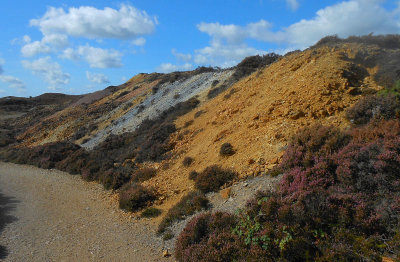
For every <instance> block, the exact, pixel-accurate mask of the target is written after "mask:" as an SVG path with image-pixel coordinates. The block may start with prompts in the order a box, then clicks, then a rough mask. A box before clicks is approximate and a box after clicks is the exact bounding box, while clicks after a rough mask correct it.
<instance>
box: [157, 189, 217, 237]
mask: <svg viewBox="0 0 400 262" xmlns="http://www.w3.org/2000/svg"><path fill="white" fill-rule="evenodd" d="M207 208H209V201H208V199H207V197H206V196H205V195H204V194H203V193H201V192H199V191H192V192H189V193H188V194H187V195H186V196H184V197H183V198H182V199H181V200H180V201H179V202H178V203H177V204H176V205H175V206H173V207H172V208H171V209H170V210H169V211H168V213H167V215H166V216H165V217H164V219H163V220H162V221H161V223H160V225H159V226H158V233H159V234H162V233H164V232H165V230H166V229H167V228H168V227H170V226H171V225H172V224H173V223H175V222H177V221H180V220H183V219H184V218H185V217H187V216H190V215H193V214H194V213H196V212H198V211H201V210H203V209H207Z"/></svg>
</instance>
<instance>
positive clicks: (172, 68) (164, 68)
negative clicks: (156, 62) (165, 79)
mask: <svg viewBox="0 0 400 262" xmlns="http://www.w3.org/2000/svg"><path fill="white" fill-rule="evenodd" d="M192 68H193V65H192V64H189V63H186V64H184V65H173V64H170V63H166V64H161V65H160V66H159V67H157V69H156V71H157V72H160V73H170V72H176V71H188V70H190V69H192Z"/></svg>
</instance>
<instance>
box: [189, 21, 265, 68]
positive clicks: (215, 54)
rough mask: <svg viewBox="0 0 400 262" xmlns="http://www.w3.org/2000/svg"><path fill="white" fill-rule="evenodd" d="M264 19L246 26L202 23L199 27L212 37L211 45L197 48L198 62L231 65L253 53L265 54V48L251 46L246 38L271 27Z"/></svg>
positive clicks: (196, 57)
mask: <svg viewBox="0 0 400 262" xmlns="http://www.w3.org/2000/svg"><path fill="white" fill-rule="evenodd" d="M269 27H270V24H269V23H268V22H266V21H264V20H261V21H260V22H258V23H250V24H248V25H246V26H238V25H222V24H220V23H200V24H199V25H197V28H198V29H199V30H200V31H201V32H204V33H206V34H208V35H209V36H210V37H211V40H210V45H209V46H206V47H204V48H201V49H197V50H195V56H194V61H195V62H196V63H197V64H205V65H213V66H222V67H230V66H233V65H235V64H237V63H239V62H240V61H241V60H242V59H243V58H245V57H247V56H251V55H257V54H264V53H266V52H265V51H263V50H258V49H256V48H253V47H250V46H248V45H247V44H246V43H245V40H246V38H252V37H253V38H254V36H257V35H258V34H259V33H260V32H264V31H265V29H267V28H269Z"/></svg>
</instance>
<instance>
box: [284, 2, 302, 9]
mask: <svg viewBox="0 0 400 262" xmlns="http://www.w3.org/2000/svg"><path fill="white" fill-rule="evenodd" d="M286 4H287V6H288V7H289V8H290V9H291V10H292V11H296V10H297V9H298V8H299V2H297V0H286Z"/></svg>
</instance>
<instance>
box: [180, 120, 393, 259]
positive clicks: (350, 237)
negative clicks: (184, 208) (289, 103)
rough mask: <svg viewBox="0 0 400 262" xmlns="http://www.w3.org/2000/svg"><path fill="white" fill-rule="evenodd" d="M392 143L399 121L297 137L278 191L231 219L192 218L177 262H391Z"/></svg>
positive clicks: (319, 130)
mask: <svg viewBox="0 0 400 262" xmlns="http://www.w3.org/2000/svg"><path fill="white" fill-rule="evenodd" d="M399 137H400V121H399V120H389V121H387V120H381V121H374V122H370V123H369V124H368V125H365V126H362V127H358V128H354V129H352V130H349V131H347V132H345V133H344V132H341V131H340V130H338V129H334V128H332V127H323V126H319V125H316V126H313V127H309V128H306V129H304V130H302V131H301V132H299V133H298V134H297V135H296V136H295V137H294V138H293V139H292V141H291V142H290V143H289V146H288V148H287V149H286V151H285V154H284V157H283V161H282V163H281V164H280V169H281V171H282V172H283V173H284V174H283V177H282V179H281V182H280V186H279V188H278V189H277V191H276V192H269V191H266V192H259V193H258V194H257V195H256V196H255V197H254V198H253V199H252V200H250V201H249V202H248V204H247V206H246V208H245V209H244V210H243V211H241V212H239V213H238V214H236V215H229V214H225V215H221V214H218V215H216V214H206V215H200V216H198V217H195V218H194V219H193V220H192V221H190V222H189V223H188V224H187V226H186V228H185V229H184V231H183V232H182V233H181V235H180V236H179V237H178V240H177V242H176V252H175V256H176V259H177V260H178V261H216V260H215V258H217V261H219V260H220V261H263V260H265V258H271V260H272V261H380V260H381V259H382V256H389V257H392V258H394V259H396V258H397V259H398V258H399V256H400V249H399V243H398V239H399V236H400V230H399V225H400V176H399V175H398V170H399V169H400V139H399ZM228 218H229V219H228ZM227 219H228V220H229V222H228V221H227ZM216 225H222V226H221V227H219V226H216ZM210 228H211V229H210ZM209 254H213V256H212V257H211V256H209Z"/></svg>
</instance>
